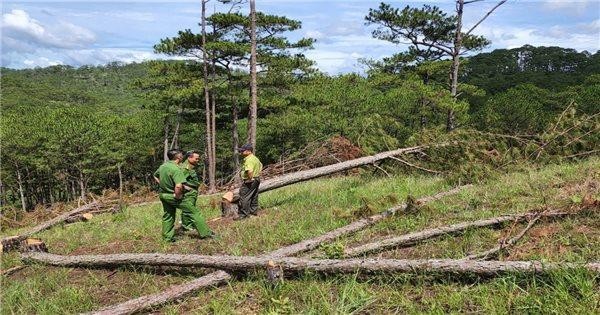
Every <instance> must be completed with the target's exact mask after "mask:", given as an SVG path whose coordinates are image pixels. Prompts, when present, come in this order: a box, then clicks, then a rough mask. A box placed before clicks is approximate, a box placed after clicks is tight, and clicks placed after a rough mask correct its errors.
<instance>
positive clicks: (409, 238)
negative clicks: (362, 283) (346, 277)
mask: <svg viewBox="0 0 600 315" xmlns="http://www.w3.org/2000/svg"><path fill="white" fill-rule="evenodd" d="M566 214H567V213H564V212H550V213H544V214H542V216H544V217H556V216H562V215H566ZM536 215H537V213H524V214H512V215H504V216H500V217H495V218H490V219H483V220H477V221H471V222H461V223H457V224H452V225H447V226H442V227H438V228H431V229H426V230H423V231H419V232H414V233H409V234H404V235H401V236H396V237H391V238H387V239H383V240H380V241H376V242H372V243H368V244H364V245H360V246H357V247H353V248H349V249H346V250H344V257H356V256H361V255H365V254H368V253H373V252H379V251H383V250H386V249H390V248H393V247H399V246H408V245H413V244H415V243H417V242H420V241H423V240H427V239H430V238H434V237H439V236H442V235H446V234H452V233H458V232H462V231H464V230H466V229H470V228H479V227H486V226H493V225H498V224H502V223H505V222H511V221H522V220H525V219H527V218H528V217H533V216H536Z"/></svg>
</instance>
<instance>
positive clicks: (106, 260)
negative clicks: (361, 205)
mask: <svg viewBox="0 0 600 315" xmlns="http://www.w3.org/2000/svg"><path fill="white" fill-rule="evenodd" d="M23 258H24V260H25V261H26V262H28V263H31V262H37V263H44V264H47V265H52V266H61V267H94V268H99V267H111V268H113V267H118V266H123V265H144V266H178V267H201V268H215V269H222V270H237V271H246V270H253V269H265V268H266V267H267V266H268V265H269V263H271V264H275V265H277V266H279V267H281V269H282V270H283V271H284V272H302V271H314V272H319V273H331V274H338V273H345V274H348V273H351V274H355V273H357V272H363V273H376V272H385V273H422V272H436V273H455V274H471V275H479V276H493V275H498V274H505V273H536V274H537V273H545V272H550V271H556V270H559V269H565V268H566V269H573V268H584V269H587V270H588V271H590V272H593V273H597V274H600V262H593V263H587V264H572V263H543V262H541V261H475V260H461V259H418V260H407V259H374V258H366V259H306V258H298V257H254V256H227V255H219V256H204V255H181V254H156V253H153V254H112V255H79V256H62V255H55V254H48V253H36V252H32V253H24V254H23Z"/></svg>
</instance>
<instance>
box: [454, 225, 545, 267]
mask: <svg viewBox="0 0 600 315" xmlns="http://www.w3.org/2000/svg"><path fill="white" fill-rule="evenodd" d="M541 217H542V214H541V213H539V214H538V215H536V216H535V217H534V218H533V219H531V221H529V224H527V226H526V227H525V228H524V229H523V230H521V232H520V233H519V234H517V235H516V236H515V237H513V238H511V239H509V240H508V241H506V242H505V241H504V240H502V241H501V242H500V245H498V246H496V247H494V248H492V249H490V250H486V251H484V252H481V253H477V254H472V255H469V256H467V257H465V258H463V259H465V260H470V259H476V260H486V259H489V258H492V257H496V255H498V253H500V252H501V251H503V250H506V249H507V248H509V247H511V246H514V245H515V244H516V243H517V242H518V241H519V240H520V239H521V238H523V236H524V235H525V233H527V231H529V229H531V228H532V227H533V225H534V224H535V223H536V222H537V221H538V220H539V219H540V218H541Z"/></svg>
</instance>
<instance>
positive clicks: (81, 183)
mask: <svg viewBox="0 0 600 315" xmlns="http://www.w3.org/2000/svg"><path fill="white" fill-rule="evenodd" d="M79 190H80V192H81V195H80V197H81V201H83V202H85V200H86V198H85V177H84V176H83V171H79Z"/></svg>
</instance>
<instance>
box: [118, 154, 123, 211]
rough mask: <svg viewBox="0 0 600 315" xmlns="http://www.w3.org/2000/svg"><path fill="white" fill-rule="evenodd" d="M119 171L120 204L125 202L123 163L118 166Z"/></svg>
mask: <svg viewBox="0 0 600 315" xmlns="http://www.w3.org/2000/svg"><path fill="white" fill-rule="evenodd" d="M117 170H118V171H119V202H121V201H123V172H122V171H121V163H119V164H117Z"/></svg>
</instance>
